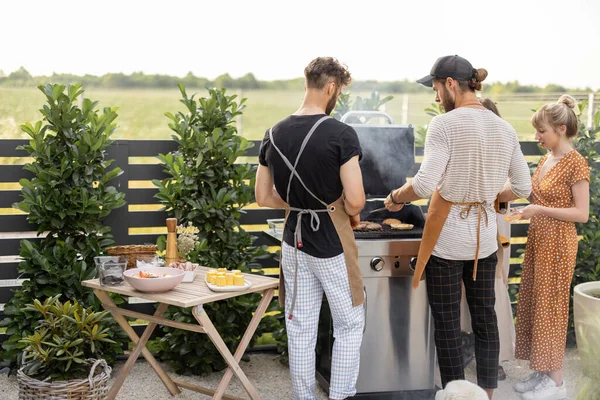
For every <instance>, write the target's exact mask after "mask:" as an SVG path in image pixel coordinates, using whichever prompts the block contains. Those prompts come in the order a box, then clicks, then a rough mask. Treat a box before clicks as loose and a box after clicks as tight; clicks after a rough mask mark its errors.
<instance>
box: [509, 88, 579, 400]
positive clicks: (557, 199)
mask: <svg viewBox="0 0 600 400" xmlns="http://www.w3.org/2000/svg"><path fill="white" fill-rule="evenodd" d="M575 107H576V102H575V99H573V98H572V97H571V96H567V95H563V96H561V97H560V99H559V100H558V102H557V103H552V104H546V105H544V106H543V107H541V108H540V109H539V110H538V111H536V113H535V114H534V115H533V117H532V118H531V122H532V124H533V126H534V128H535V130H536V134H535V138H536V140H537V141H538V142H539V143H540V145H541V146H542V147H543V148H544V149H546V150H549V151H548V153H547V154H546V155H545V156H544V157H543V158H542V159H541V160H540V163H539V165H538V167H537V169H536V171H535V173H534V174H533V177H532V187H533V190H532V192H531V196H530V198H529V200H530V203H531V204H530V205H529V206H527V207H525V208H524V209H523V210H522V212H521V218H523V219H529V220H530V225H529V232H528V236H527V245H526V248H525V259H524V261H523V275H522V278H521V287H520V290H519V302H518V306H517V326H516V331H517V340H516V351H515V356H516V358H518V359H521V360H529V366H530V368H531V369H532V370H533V371H534V373H533V374H531V375H530V376H529V378H528V379H527V380H525V381H522V382H517V383H516V384H515V385H514V389H515V390H516V391H517V392H520V393H522V395H521V397H522V398H523V399H525V400H560V399H566V398H567V390H566V385H565V382H564V381H563V374H562V368H563V359H564V354H565V346H566V337H567V324H568V319H569V297H570V287H571V280H572V278H573V271H574V269H575V262H576V257H577V241H578V239H577V230H576V229H575V222H587V220H588V217H589V202H590V194H589V180H590V169H589V167H588V163H587V161H586V159H585V158H584V157H583V156H581V154H579V153H578V152H577V151H576V150H574V149H573V145H572V143H571V139H572V138H574V137H575V136H576V135H577V131H578V121H577V116H576V114H575V112H574V109H575Z"/></svg>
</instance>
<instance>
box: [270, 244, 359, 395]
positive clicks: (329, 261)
mask: <svg viewBox="0 0 600 400" xmlns="http://www.w3.org/2000/svg"><path fill="white" fill-rule="evenodd" d="M281 252H282V263H281V264H282V268H283V272H284V278H285V292H286V299H285V309H286V310H288V309H289V308H290V306H291V302H292V293H293V290H294V279H298V292H297V293H296V304H295V306H294V315H293V319H291V320H290V319H288V318H287V317H288V314H287V312H286V319H285V321H286V328H287V335H288V352H289V360H290V374H291V376H292V390H293V392H294V400H316V397H315V394H314V389H315V385H316V379H315V366H316V356H315V346H316V343H317V329H318V322H319V312H320V311H321V302H322V299H323V293H325V295H326V296H327V301H328V303H329V307H330V309H331V316H332V319H333V336H334V338H335V341H334V344H333V354H332V363H331V364H332V365H331V381H330V384H329V398H331V399H345V398H347V397H351V396H354V395H355V394H356V379H357V378H358V368H359V365H360V345H361V342H362V337H363V327H364V323H365V319H364V318H365V316H364V308H363V305H360V306H357V307H353V306H352V296H351V294H350V284H349V282H348V273H347V270H346V262H345V260H344V255H343V254H340V255H339V256H336V257H332V258H316V257H312V256H309V255H308V254H306V253H303V252H302V251H298V264H299V265H298V276H297V277H295V276H294V270H295V265H296V264H295V262H296V258H295V255H294V252H295V250H294V248H293V247H292V246H289V245H287V244H286V243H283V245H282V250H281Z"/></svg>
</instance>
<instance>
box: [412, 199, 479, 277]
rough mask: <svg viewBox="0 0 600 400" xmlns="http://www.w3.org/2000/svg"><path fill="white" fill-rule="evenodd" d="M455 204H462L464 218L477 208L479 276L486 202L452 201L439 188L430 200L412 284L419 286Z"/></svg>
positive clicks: (476, 254) (475, 267) (474, 273)
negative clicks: (482, 219) (481, 237)
mask: <svg viewBox="0 0 600 400" xmlns="http://www.w3.org/2000/svg"><path fill="white" fill-rule="evenodd" d="M453 205H456V206H462V207H463V209H462V210H461V211H460V216H461V217H462V218H464V219H466V218H468V216H469V214H470V212H471V210H472V209H473V208H477V245H476V248H475V260H474V265H473V280H475V279H476V278H477V263H478V260H479V238H480V236H481V218H482V216H483V217H485V223H486V225H487V223H488V215H487V211H486V209H485V203H484V202H480V203H476V202H472V203H468V202H467V203H452V202H450V201H448V200H446V199H444V198H443V197H442V195H440V192H438V191H437V189H436V190H435V191H434V192H433V195H432V196H431V201H430V202H429V209H428V210H427V218H426V219H425V226H424V227H423V236H422V239H421V245H420V246H419V254H418V256H417V264H416V267H415V275H414V276H413V282H412V286H413V288H415V289H416V288H417V287H418V286H419V282H420V281H421V277H422V276H423V271H425V266H426V265H427V262H428V261H429V258H430V257H431V253H432V252H433V249H434V247H435V245H436V243H437V241H438V239H439V237H440V233H441V232H442V228H443V227H444V224H445V223H446V218H448V214H450V209H451V208H452V206H453Z"/></svg>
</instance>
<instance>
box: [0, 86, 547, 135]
mask: <svg viewBox="0 0 600 400" xmlns="http://www.w3.org/2000/svg"><path fill="white" fill-rule="evenodd" d="M191 93H193V92H192V91H190V92H189V93H188V94H191ZM198 93H199V94H200V95H204V94H205V92H204V91H202V90H200V91H199V92H198ZM230 93H236V91H230ZM242 95H243V97H245V98H247V99H248V100H247V102H246V104H247V107H246V109H245V110H244V114H243V116H242V120H241V131H242V134H243V135H244V136H245V137H247V138H249V139H261V138H262V137H263V135H264V132H265V130H266V129H267V128H268V127H270V126H271V125H273V124H274V123H275V122H277V121H278V120H280V119H281V118H284V117H285V116H286V115H288V114H291V113H293V112H294V111H295V110H296V109H297V108H298V106H299V105H300V103H301V101H302V95H303V93H302V91H267V90H256V91H245V92H243V93H242ZM352 95H353V96H352V97H353V98H354V97H355V96H356V95H362V96H365V95H368V93H359V92H352ZM380 95H381V97H384V96H386V95H387V94H386V93H380ZM484 95H485V94H484ZM85 96H86V97H89V98H90V99H92V100H96V101H98V102H99V106H100V107H104V106H113V107H114V106H116V107H119V111H118V113H119V118H118V119H117V123H118V126H119V127H118V130H117V132H116V133H115V136H114V138H115V139H168V138H170V130H169V127H168V125H167V124H168V119H167V118H166V117H165V116H164V113H165V112H167V111H168V112H171V113H174V112H177V111H180V110H183V105H182V104H181V103H179V98H180V97H179V92H178V91H177V90H158V89H150V90H123V89H118V90H115V89H95V88H92V89H90V90H87V91H86V93H85ZM557 97H558V96H557ZM404 99H405V96H404V95H402V94H394V99H393V100H392V101H391V102H389V103H387V104H386V112H388V113H389V114H390V115H391V116H392V117H393V119H394V121H395V122H396V123H401V122H402V108H403V101H404ZM433 99H434V96H433V92H432V93H431V95H429V94H411V95H409V96H408V103H409V105H408V120H407V123H410V124H413V125H423V124H427V122H428V121H429V120H430V119H431V117H429V116H428V115H426V114H425V113H424V111H423V110H424V109H425V108H426V107H427V106H429V104H430V103H431V102H432V101H433ZM44 101H45V99H44V96H43V94H42V93H41V92H40V91H39V90H37V89H9V88H0V137H2V138H26V135H25V134H24V133H22V132H21V131H20V128H19V126H20V125H21V124H23V123H24V122H26V121H31V122H33V121H37V120H39V119H40V117H41V115H40V113H39V111H38V110H39V108H41V107H42V105H43V104H44ZM497 103H498V108H499V109H500V113H501V114H502V116H503V118H505V119H506V120H507V121H508V122H509V123H511V124H512V125H513V126H514V128H515V130H516V131H517V133H518V135H519V138H520V139H521V140H533V129H532V128H531V125H530V123H529V119H530V117H531V114H532V112H531V109H532V108H536V107H538V106H540V105H541V104H543V101H541V100H531V99H524V100H516V101H515V100H511V101H503V100H502V98H498V99H497Z"/></svg>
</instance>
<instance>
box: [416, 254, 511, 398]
mask: <svg viewBox="0 0 600 400" xmlns="http://www.w3.org/2000/svg"><path fill="white" fill-rule="evenodd" d="M497 262H498V258H497V256H496V253H494V254H492V255H491V256H489V257H486V258H483V259H480V260H479V263H478V264H477V280H475V281H474V280H473V278H472V277H473V261H455V260H446V259H443V258H439V257H435V256H431V258H430V259H429V262H428V263H427V267H426V269H425V273H426V280H427V296H428V298H429V305H430V307H431V312H432V315H433V322H434V327H435V333H434V338H435V347H436V350H437V357H438V364H439V366H440V375H441V378H442V386H444V387H445V386H446V384H447V383H448V382H450V381H453V380H457V379H465V372H464V365H463V353H462V342H461V336H460V332H461V329H460V303H461V296H462V294H461V282H464V284H465V294H466V297H467V303H468V304H469V311H470V312H471V324H472V326H473V333H474V334H475V360H476V362H477V384H478V385H479V386H481V387H482V388H485V389H495V388H496V387H497V386H498V358H499V353H500V340H499V336H498V321H497V318H496V311H495V310H494V304H495V302H496V297H495V291H494V284H495V275H496V264H497Z"/></svg>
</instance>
